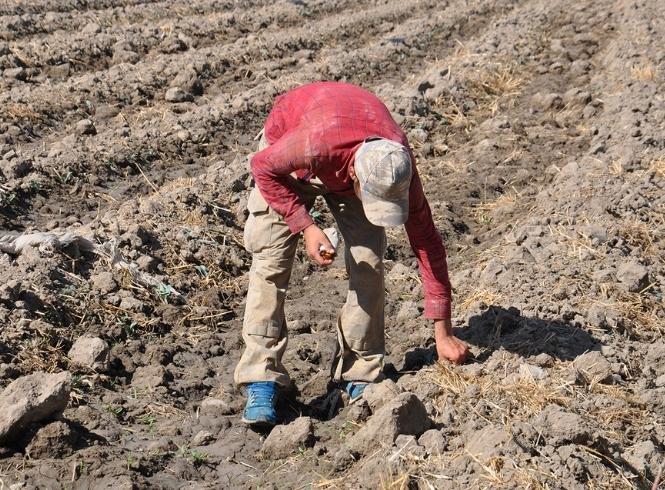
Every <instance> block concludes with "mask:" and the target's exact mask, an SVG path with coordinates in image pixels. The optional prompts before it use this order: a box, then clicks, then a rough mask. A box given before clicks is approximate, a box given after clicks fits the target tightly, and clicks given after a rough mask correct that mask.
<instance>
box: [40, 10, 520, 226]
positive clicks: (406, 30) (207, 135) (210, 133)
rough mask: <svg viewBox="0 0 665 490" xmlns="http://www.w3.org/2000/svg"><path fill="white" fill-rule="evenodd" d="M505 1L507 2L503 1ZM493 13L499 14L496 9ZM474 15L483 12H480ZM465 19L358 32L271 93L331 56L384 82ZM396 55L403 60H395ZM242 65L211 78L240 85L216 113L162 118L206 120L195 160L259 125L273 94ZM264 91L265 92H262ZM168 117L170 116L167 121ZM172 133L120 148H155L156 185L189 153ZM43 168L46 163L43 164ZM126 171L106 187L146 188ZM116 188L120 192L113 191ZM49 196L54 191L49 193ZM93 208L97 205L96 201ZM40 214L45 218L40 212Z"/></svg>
mask: <svg viewBox="0 0 665 490" xmlns="http://www.w3.org/2000/svg"><path fill="white" fill-rule="evenodd" d="M506 5H508V2H507V3H506ZM452 10H453V7H451V11H452ZM496 11H497V12H501V11H502V9H501V8H497V9H496ZM497 15H499V14H498V13H497ZM478 18H483V17H482V16H480V15H479V16H478ZM465 20H466V21H468V22H469V24H468V29H467V27H462V28H460V29H462V30H466V31H468V32H470V33H474V32H475V30H476V27H477V25H474V24H473V16H472V15H471V16H470V15H469V14H468V13H467V12H464V11H462V12H456V16H453V17H447V16H445V15H439V16H437V17H435V19H434V20H431V21H429V22H424V23H423V21H422V20H421V19H417V18H416V19H411V20H409V21H408V22H406V23H405V24H404V25H400V26H398V27H397V28H396V30H395V31H393V32H392V33H391V35H390V36H386V38H384V39H381V40H379V41H375V42H373V43H369V44H368V43H367V41H366V40H365V39H364V38H362V36H361V37H359V38H354V39H355V40H356V41H357V42H358V44H359V45H360V46H363V47H362V48H359V49H357V50H353V51H350V52H349V53H346V54H341V53H340V51H339V49H337V48H326V49H324V50H323V51H322V52H321V53H319V55H318V56H317V59H316V62H315V64H313V65H311V67H309V69H305V70H303V69H302V68H299V67H298V65H297V64H291V63H288V64H287V65H286V66H282V67H281V70H280V71H281V73H282V76H281V77H280V78H279V79H278V80H275V81H273V82H272V87H273V88H272V90H271V93H274V92H275V91H280V90H284V89H285V88H286V87H287V86H289V85H290V84H292V83H293V80H294V79H293V76H295V77H296V78H297V79H299V80H300V81H301V82H304V81H307V80H315V79H320V78H325V77H330V69H331V66H332V63H333V61H335V62H336V68H335V69H336V70H338V72H339V73H355V75H354V77H355V78H356V79H357V81H359V82H361V83H362V82H363V81H364V80H370V79H374V81H375V82H376V83H385V82H389V81H391V80H394V79H396V78H399V77H400V76H401V75H400V73H401V72H406V71H408V70H409V69H410V67H415V66H417V65H418V64H419V63H422V61H419V60H420V59H421V58H420V57H419V56H425V55H426V54H427V53H428V51H429V48H430V45H431V44H433V43H437V44H436V45H437V48H438V50H439V51H438V52H441V51H440V50H441V49H444V46H445V45H444V44H441V41H442V39H443V38H449V39H448V40H447V42H446V44H447V48H446V49H454V48H455V47H456V46H457V41H459V39H458V38H454V37H452V36H450V30H451V27H452V26H454V25H456V24H457V25H459V23H460V22H462V23H463V22H464V21H465ZM363 31H364V35H366V34H367V33H368V31H367V29H366V28H364V29H363ZM459 32H460V35H463V32H462V31H459ZM462 38H463V37H462ZM392 39H397V40H398V42H393V41H392ZM405 46H410V48H409V49H406V48H405ZM405 53H409V54H410V56H408V57H406V56H405ZM400 60H404V61H402V62H400ZM406 60H408V61H406ZM264 63H265V64H266V65H269V64H270V63H271V62H270V61H266V62H264ZM264 63H256V62H255V63H254V69H255V70H258V71H259V73H260V72H261V71H262V70H261V68H262V65H263V64H264ZM391 63H392V64H391ZM311 68H314V70H313V71H312V70H311ZM242 71H244V68H242V67H239V68H238V69H237V70H236V71H235V72H229V73H228V74H226V76H225V78H224V79H220V80H217V81H216V84H217V85H220V86H232V85H233V86H235V87H237V90H239V92H238V93H237V94H234V93H227V94H224V95H222V96H221V97H220V98H218V99H213V100H212V101H211V103H210V105H212V106H213V107H226V109H224V110H223V112H222V113H221V114H220V116H213V115H212V114H210V113H209V111H208V109H207V108H206V107H207V106H197V107H196V108H195V109H194V110H190V111H188V112H184V113H182V114H180V115H176V114H173V115H171V116H170V117H169V119H167V120H166V122H165V123H162V124H164V127H165V128H167V127H170V128H173V127H174V125H175V127H183V128H189V127H191V125H194V126H196V125H197V122H199V121H201V120H208V121H209V123H208V124H206V125H205V128H206V130H205V131H197V132H196V134H195V135H192V138H193V139H194V140H197V141H200V142H202V141H205V142H206V145H205V147H204V148H199V150H197V151H200V150H201V149H203V152H204V153H203V154H201V153H200V152H199V153H198V157H197V156H196V155H192V156H193V157H194V159H195V160H196V159H197V158H201V157H205V156H206V155H207V156H210V157H211V158H220V157H221V158H231V159H233V157H234V154H233V153H229V152H228V150H229V142H230V139H229V131H231V132H232V133H231V134H233V135H237V136H234V137H236V138H239V139H241V140H242V139H244V138H243V137H242V134H243V133H244V134H245V135H247V134H250V133H251V134H253V133H255V132H256V131H257V130H258V127H257V125H256V122H255V121H256V117H255V115H256V114H261V113H265V110H266V108H267V107H268V104H269V103H270V100H271V98H272V95H271V94H266V93H265V90H263V91H261V92H259V93H258V94H256V93H254V92H255V91H256V90H255V85H256V82H252V83H250V84H249V88H247V89H243V88H241V87H243V84H239V83H238V80H239V79H241V78H242V77H241V76H240V75H241V73H242ZM267 72H268V70H266V73H267ZM290 72H293V75H291V74H290ZM377 77H378V79H377ZM260 80H261V78H259V81H260ZM266 95H268V96H267V97H266ZM230 106H231V107H230ZM232 107H235V108H232ZM163 110H167V108H166V107H164V108H163V109H160V108H159V107H152V108H149V109H145V110H143V111H144V112H146V114H153V115H157V114H160V113H162V111H163ZM167 113H168V112H167ZM165 114H166V113H165ZM152 117H154V116H152ZM211 117H212V118H211ZM126 118H127V119H128V120H129V121H134V123H132V126H133V125H134V124H138V123H139V122H140V123H141V124H146V123H148V122H149V121H150V116H148V118H146V117H145V116H142V115H141V114H140V113H139V114H137V115H136V116H132V113H131V111H127V112H126ZM174 118H175V119H174ZM162 119H163V118H162ZM173 119H174V120H173ZM169 120H173V121H172V122H170V123H169V122H168V121H169ZM176 121H177V122H176ZM247 123H249V125H246V124H247ZM199 124H200V122H199ZM99 130H100V137H101V136H103V134H104V133H103V128H101V127H100V128H99ZM176 133H177V131H175V132H173V131H172V130H171V131H166V132H163V133H162V135H161V136H160V139H163V141H162V142H160V143H158V142H157V141H155V140H154V138H153V137H151V136H149V135H147V134H146V137H145V138H142V139H138V140H136V139H134V138H132V140H130V142H129V146H128V148H127V149H126V150H125V152H126V154H139V153H140V152H141V151H142V150H141V149H142V148H146V147H155V148H160V152H159V153H160V155H159V157H158V159H157V160H155V161H154V162H152V163H151V165H150V166H149V167H148V168H146V169H145V171H146V173H147V175H148V176H149V177H150V178H151V179H154V180H155V182H156V183H157V184H158V185H159V184H160V183H161V182H162V181H163V179H164V174H163V171H162V165H164V164H166V165H167V166H170V164H169V163H167V162H170V161H173V160H174V159H176V160H181V159H183V158H191V157H189V156H187V155H188V154H189V151H188V150H187V148H188V147H190V145H189V143H187V142H180V141H179V140H178V136H177V134H176ZM86 153H87V154H88V155H89V152H86V151H82V153H81V154H82V155H84V154H86ZM108 158H109V153H108V152H101V153H99V154H95V155H94V159H93V160H92V161H93V162H94V161H106V160H107V159H108ZM89 160H90V158H89V156H88V157H83V160H82V161H79V163H78V166H77V167H71V168H70V170H72V171H74V174H75V175H82V172H83V173H87V171H84V170H83V169H82V168H81V167H80V165H81V164H83V165H84V167H83V168H85V165H86V164H85V163H84V162H85V161H89ZM160 162H163V163H160ZM46 168H47V169H48V167H46ZM75 168H76V170H75ZM197 168H199V165H194V166H188V167H184V168H183V169H182V171H184V172H187V173H189V174H191V173H193V172H195V171H196V169H197ZM119 177H120V176H119V175H118V176H117V177H116V178H119ZM126 177H127V178H128V179H129V180H125V179H120V180H118V181H117V182H116V184H117V185H116V186H114V187H115V190H114V191H113V192H111V194H112V195H113V196H114V197H115V198H119V197H120V196H121V195H122V193H133V192H137V191H138V192H145V191H148V190H149V188H148V187H146V184H145V182H143V181H136V179H133V178H132V176H131V173H130V174H128V175H127V176H126ZM130 183H131V184H130ZM128 184H129V185H130V188H128V187H127V185H128ZM107 185H108V184H107ZM86 187H87V186H86ZM67 188H70V187H69V185H68V186H66V189H67ZM118 193H120V194H119V195H118ZM52 196H55V195H54V194H52ZM97 205H98V204H97V203H96V204H95V206H97ZM47 206H48V205H47ZM93 209H96V207H94V208H93ZM96 213H97V211H95V214H96ZM42 219H47V218H46V217H44V218H42ZM39 221H41V220H39Z"/></svg>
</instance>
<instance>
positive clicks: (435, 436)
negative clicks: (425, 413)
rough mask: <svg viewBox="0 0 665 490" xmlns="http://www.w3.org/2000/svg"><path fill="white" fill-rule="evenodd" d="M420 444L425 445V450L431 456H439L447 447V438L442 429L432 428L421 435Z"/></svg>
mask: <svg viewBox="0 0 665 490" xmlns="http://www.w3.org/2000/svg"><path fill="white" fill-rule="evenodd" d="M418 444H420V445H421V446H422V447H424V448H425V451H426V452H427V454H429V455H430V456H437V455H440V454H443V451H444V450H445V448H446V438H445V437H443V434H442V433H441V431H439V430H436V429H430V430H427V431H425V432H424V433H423V435H422V436H420V438H419V439H418Z"/></svg>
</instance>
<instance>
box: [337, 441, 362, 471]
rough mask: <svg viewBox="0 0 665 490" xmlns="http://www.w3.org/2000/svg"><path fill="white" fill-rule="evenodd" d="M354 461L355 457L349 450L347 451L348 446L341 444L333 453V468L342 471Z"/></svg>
mask: <svg viewBox="0 0 665 490" xmlns="http://www.w3.org/2000/svg"><path fill="white" fill-rule="evenodd" d="M355 461H356V459H355V458H354V457H353V454H351V451H349V448H348V447H346V446H342V447H340V448H339V449H338V450H337V452H336V453H335V454H334V455H333V460H332V464H333V467H334V468H335V470H337V471H342V470H344V469H346V468H348V467H349V466H351V465H352V464H353V463H355Z"/></svg>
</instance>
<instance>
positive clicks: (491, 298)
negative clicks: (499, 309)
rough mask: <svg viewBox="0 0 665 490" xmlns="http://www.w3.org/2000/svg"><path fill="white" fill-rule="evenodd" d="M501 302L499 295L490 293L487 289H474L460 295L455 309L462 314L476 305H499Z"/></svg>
mask: <svg viewBox="0 0 665 490" xmlns="http://www.w3.org/2000/svg"><path fill="white" fill-rule="evenodd" d="M502 300H503V296H502V295H501V294H500V293H497V292H494V291H490V290H489V289H476V290H474V291H471V292H470V293H468V294H465V295H461V297H460V298H459V299H458V300H457V301H456V304H455V309H456V310H458V311H460V312H462V313H464V312H466V311H468V310H469V308H471V306H473V305H474V304H476V303H483V304H486V305H488V306H491V305H496V304H499V303H500V302H501V301H502Z"/></svg>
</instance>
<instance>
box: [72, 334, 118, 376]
mask: <svg viewBox="0 0 665 490" xmlns="http://www.w3.org/2000/svg"><path fill="white" fill-rule="evenodd" d="M67 356H68V357H69V359H70V360H71V361H72V362H73V363H76V364H80V365H81V366H86V367H89V368H90V369H94V370H95V371H100V372H104V371H106V370H107V369H108V368H109V346H108V344H107V343H106V341H105V340H103V339H100V338H99V337H79V338H78V339H77V340H76V342H74V345H72V348H71V349H70V350H69V353H68V354H67Z"/></svg>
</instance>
